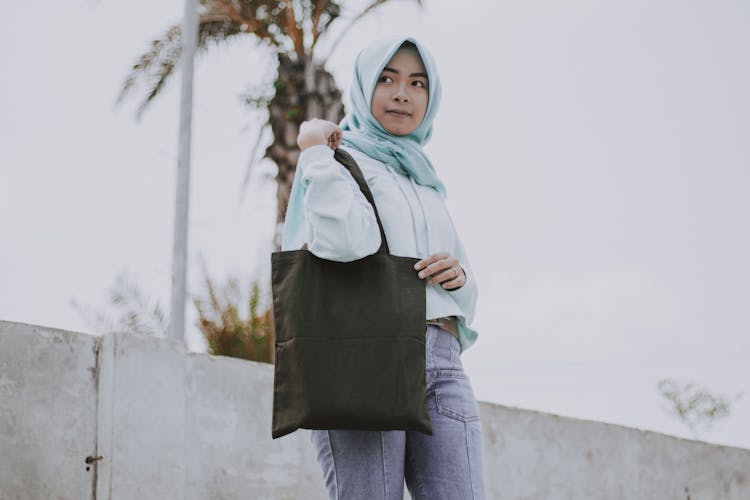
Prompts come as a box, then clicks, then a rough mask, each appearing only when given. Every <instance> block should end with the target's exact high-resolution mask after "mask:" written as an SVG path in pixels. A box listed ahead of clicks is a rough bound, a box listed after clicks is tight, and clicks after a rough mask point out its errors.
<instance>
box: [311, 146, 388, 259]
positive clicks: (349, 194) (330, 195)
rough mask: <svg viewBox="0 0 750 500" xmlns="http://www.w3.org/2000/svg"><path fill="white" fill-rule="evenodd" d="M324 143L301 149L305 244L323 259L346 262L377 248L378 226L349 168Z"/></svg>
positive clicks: (371, 252)
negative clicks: (305, 229) (306, 230)
mask: <svg viewBox="0 0 750 500" xmlns="http://www.w3.org/2000/svg"><path fill="white" fill-rule="evenodd" d="M333 153H334V152H333V150H332V149H331V148H330V147H328V146H326V145H322V144H321V145H315V146H310V147H309V148H307V149H305V150H304V151H302V153H300V157H299V161H298V163H297V168H302V172H301V174H302V177H301V180H302V185H303V186H305V194H304V207H305V219H306V221H307V227H308V233H307V242H308V243H307V248H308V250H309V251H310V252H312V253H313V254H315V255H317V256H318V257H320V258H322V259H327V260H336V261H340V262H349V261H353V260H357V259H361V258H363V257H366V256H368V255H371V254H374V253H375V252H377V251H378V248H380V242H381V241H380V229H379V228H378V222H377V219H376V218H375V212H374V211H373V209H372V205H370V202H368V201H367V198H365V195H364V194H363V193H362V191H361V190H360V189H359V185H358V184H357V181H355V180H354V177H352V175H351V174H350V173H349V171H348V170H347V169H346V167H344V166H343V165H341V164H340V163H339V162H338V161H336V159H334V157H333Z"/></svg>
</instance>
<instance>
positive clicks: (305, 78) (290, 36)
mask: <svg viewBox="0 0 750 500" xmlns="http://www.w3.org/2000/svg"><path fill="white" fill-rule="evenodd" d="M414 1H416V3H417V4H418V5H419V6H422V1H421V0H414ZM387 2H388V0H372V1H370V2H369V3H368V5H367V6H366V7H365V8H364V9H363V10H362V11H361V12H359V13H358V14H357V15H356V16H355V17H354V18H352V19H351V20H350V22H349V24H348V25H347V26H345V27H344V29H343V30H342V31H341V32H340V34H339V36H338V38H336V39H335V40H334V41H333V43H332V44H331V48H330V50H329V51H328V54H327V57H330V55H331V53H332V52H333V50H334V49H335V48H336V47H337V46H338V43H339V42H340V41H341V39H342V38H343V36H344V35H345V34H346V33H347V32H348V31H349V29H351V27H352V26H353V25H354V24H355V23H356V22H357V21H358V20H360V19H361V18H362V17H363V16H365V15H367V14H368V13H369V12H371V11H372V10H373V9H376V8H377V7H379V6H381V5H383V4H385V3H387ZM341 4H342V2H340V1H339V2H336V1H326V0H317V1H316V0H266V1H252V0H200V5H201V10H200V12H199V19H198V23H199V28H198V30H199V34H198V47H197V51H199V52H201V51H206V50H208V48H209V47H211V46H221V45H222V44H226V43H227V42H230V41H233V40H234V39H236V38H237V37H246V36H253V37H255V38H256V39H257V40H258V41H259V42H260V45H261V46H262V47H264V48H265V49H266V50H270V51H272V52H273V53H274V55H275V57H276V59H277V61H278V69H277V77H276V79H275V80H274V82H273V95H272V97H270V98H264V97H258V96H250V97H248V98H247V99H246V102H247V103H248V104H251V105H255V106H256V107H258V108H261V109H262V108H265V109H267V111H268V121H267V122H266V123H265V124H264V126H263V130H262V131H261V134H260V136H259V138H258V142H257V143H256V145H255V147H254V148H253V151H252V153H251V163H250V166H249V167H248V175H246V176H245V183H247V179H248V178H249V171H250V168H252V165H253V162H252V159H254V158H255V151H256V150H257V148H258V145H259V144H260V140H261V139H260V138H261V137H263V132H264V131H265V129H266V128H267V127H269V126H270V127H271V131H272V134H273V142H272V143H271V144H270V145H269V146H268V147H267V148H266V150H265V154H264V155H263V157H262V158H269V159H270V160H272V161H273V162H274V163H275V164H276V165H277V167H278V173H277V174H276V183H277V195H276V200H277V211H276V235H275V237H274V247H275V249H276V250H277V251H278V250H279V249H280V248H281V235H282V230H281V229H282V228H283V224H284V220H285V218H286V207H287V203H288V201H289V194H290V193H291V188H292V181H293V179H294V171H295V166H296V164H297V158H298V156H299V149H298V148H297V134H298V131H299V125H300V124H301V123H302V122H303V121H305V120H309V119H311V118H323V119H326V120H330V121H333V122H337V123H338V122H339V121H340V120H341V119H342V118H343V117H344V106H343V103H342V101H341V91H340V90H339V88H338V86H337V85H336V82H335V80H334V78H333V75H331V74H330V73H329V72H328V71H326V69H325V68H324V61H320V60H316V59H314V57H313V56H314V54H315V47H316V45H317V43H318V41H319V40H320V38H321V36H323V35H325V34H326V33H328V32H329V30H330V27H331V26H332V24H333V23H334V22H335V21H336V20H337V19H339V17H340V15H341ZM180 48H181V26H180V25H179V24H177V25H174V26H171V27H170V28H169V29H167V31H166V33H164V35H163V36H162V37H160V38H158V39H156V40H154V41H153V42H152V44H151V47H150V49H149V50H148V51H147V52H146V53H144V54H142V55H141V56H140V57H139V58H138V60H137V62H136V63H135V64H134V65H133V67H132V69H131V70H130V73H129V74H128V76H127V77H126V79H125V81H124V83H123V86H122V89H121V92H120V94H119V96H118V98H117V102H118V103H120V102H122V101H123V99H124V98H125V96H126V95H128V94H129V93H131V92H132V90H133V89H134V88H135V87H136V85H137V83H138V82H139V81H140V80H143V81H145V82H146V83H147V87H148V88H147V92H146V96H145V98H144V99H143V101H142V102H141V104H140V106H139V108H138V111H137V117H138V118H140V116H141V114H142V113H143V111H144V109H145V108H146V107H147V106H148V104H149V103H150V102H151V101H152V100H153V99H154V98H155V97H156V96H157V95H159V93H160V92H161V91H162V89H163V88H164V85H165V83H166V81H167V80H168V79H169V78H170V76H171V75H172V74H173V73H174V69H175V67H176V66H177V64H178V62H179V59H180Z"/></svg>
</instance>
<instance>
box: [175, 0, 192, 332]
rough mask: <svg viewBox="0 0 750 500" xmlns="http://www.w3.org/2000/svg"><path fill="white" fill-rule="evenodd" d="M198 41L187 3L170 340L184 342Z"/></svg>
mask: <svg viewBox="0 0 750 500" xmlns="http://www.w3.org/2000/svg"><path fill="white" fill-rule="evenodd" d="M197 41H198V0H185V17H184V18H183V21H182V52H181V54H180V59H181V61H180V63H181V65H182V90H181V94H180V129H179V146H178V147H179V152H178V157H177V185H176V190H175V211H174V238H173V244H172V306H171V309H170V311H171V313H170V314H171V318H170V322H169V337H171V338H173V339H175V340H182V341H183V342H184V340H185V299H186V293H185V290H186V281H187V276H186V272H187V240H188V237H187V236H188V208H189V194H190V145H191V143H190V140H191V128H192V114H193V113H192V112H193V55H194V54H195V47H196V44H197Z"/></svg>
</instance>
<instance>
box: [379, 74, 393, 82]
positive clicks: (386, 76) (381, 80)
mask: <svg viewBox="0 0 750 500" xmlns="http://www.w3.org/2000/svg"><path fill="white" fill-rule="evenodd" d="M386 78H388V79H389V80H390V78H391V77H390V76H388V75H383V76H381V77H380V79H378V82H384V81H385V79H386Z"/></svg>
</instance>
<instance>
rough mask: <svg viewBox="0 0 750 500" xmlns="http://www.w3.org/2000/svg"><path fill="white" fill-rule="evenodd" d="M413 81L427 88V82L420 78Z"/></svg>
mask: <svg viewBox="0 0 750 500" xmlns="http://www.w3.org/2000/svg"><path fill="white" fill-rule="evenodd" d="M414 83H418V84H420V85H421V86H422V87H424V88H427V84H426V83H425V82H423V81H422V80H415V81H414Z"/></svg>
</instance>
